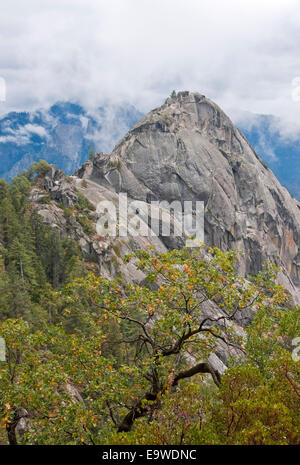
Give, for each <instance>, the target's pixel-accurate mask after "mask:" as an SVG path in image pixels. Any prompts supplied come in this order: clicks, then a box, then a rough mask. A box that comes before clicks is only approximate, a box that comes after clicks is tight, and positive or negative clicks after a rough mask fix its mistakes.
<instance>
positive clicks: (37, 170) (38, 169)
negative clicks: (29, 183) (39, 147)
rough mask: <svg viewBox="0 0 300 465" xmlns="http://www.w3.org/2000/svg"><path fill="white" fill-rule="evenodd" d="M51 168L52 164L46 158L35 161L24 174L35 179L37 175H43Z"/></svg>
mask: <svg viewBox="0 0 300 465" xmlns="http://www.w3.org/2000/svg"><path fill="white" fill-rule="evenodd" d="M49 170H50V165H49V163H47V162H46V161H45V160H40V161H39V162H33V163H32V165H31V167H30V168H29V170H28V171H26V172H25V173H24V175H25V176H26V177H27V178H28V179H33V178H34V177H35V176H37V177H43V176H45V175H46V174H47V173H48V171H49Z"/></svg>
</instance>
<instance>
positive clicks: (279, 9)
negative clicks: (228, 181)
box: [0, 0, 300, 123]
mask: <svg viewBox="0 0 300 465" xmlns="http://www.w3.org/2000/svg"><path fill="white" fill-rule="evenodd" d="M2 3H3V4H4V5H1V8H2V11H1V15H0V30H1V31H2V34H3V36H2V37H3V38H5V40H4V39H3V38H2V40H1V41H0V76H3V77H4V78H5V80H6V84H7V97H6V102H5V103H2V102H1V103H0V111H1V112H2V113H4V112H6V111H8V110H12V109H16V110H20V109H22V110H23V109H31V108H36V107H41V106H46V105H49V104H51V103H53V102H55V101H57V100H72V101H78V102H79V103H81V104H82V105H84V106H86V107H88V108H90V109H93V108H95V107H96V106H98V105H101V104H102V103H104V102H107V101H110V102H112V103H116V104H118V103H120V102H121V101H128V102H131V103H133V104H135V105H136V106H137V107H138V108H139V109H140V110H142V111H146V110H149V109H150V108H153V107H155V106H157V105H158V104H160V103H161V102H162V101H163V99H164V98H166V97H167V95H168V94H169V93H170V92H171V91H172V90H173V88H174V89H176V90H179V89H188V90H195V91H199V92H201V93H204V94H205V95H207V96H209V97H211V98H212V99H214V100H216V101H217V103H219V104H220V105H221V106H222V107H223V108H224V109H225V110H226V111H228V112H229V113H230V114H234V111H236V109H238V108H240V109H243V110H247V111H251V112H255V113H269V114H275V115H278V116H280V117H282V118H285V119H289V120H291V121H294V122H295V123H296V122H297V121H298V120H299V117H300V102H297V101H294V100H293V99H292V97H291V91H292V80H293V79H295V78H296V77H297V76H299V75H300V62H299V47H300V29H299V20H300V8H299V1H297V0H243V1H240V0H227V1H226V2H225V1H224V0H202V1H199V0H187V1H183V0H163V1H161V0H111V1H109V2H108V1H107V0H44V1H43V2H41V1H40V0H26V2H24V1H22V0H10V1H8V0H3V2H2Z"/></svg>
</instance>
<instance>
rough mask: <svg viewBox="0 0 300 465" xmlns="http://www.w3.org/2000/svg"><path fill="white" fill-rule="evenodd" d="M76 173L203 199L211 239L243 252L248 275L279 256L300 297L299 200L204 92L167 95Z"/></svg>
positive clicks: (163, 196)
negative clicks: (109, 148) (107, 151)
mask: <svg viewBox="0 0 300 465" xmlns="http://www.w3.org/2000/svg"><path fill="white" fill-rule="evenodd" d="M77 176H78V177H80V178H85V179H86V180H89V181H91V182H93V183H96V184H98V185H99V186H102V188H105V189H106V190H107V191H110V192H114V193H118V192H127V193H128V195H129V196H130V197H131V198H133V199H139V200H142V201H144V202H150V201H151V200H159V201H162V200H167V201H169V202H171V201H174V200H179V201H180V202H183V201H184V200H194V201H197V200H198V201H199V200H203V201H204V202H205V242H206V243H207V244H208V245H215V246H217V247H219V248H221V249H225V250H226V249H232V248H234V249H238V250H240V251H241V258H240V263H239V272H240V273H241V274H243V275H247V274H249V273H256V272H257V271H259V270H260V269H261V267H262V265H263V262H264V261H265V260H273V261H275V262H276V263H277V264H278V265H280V266H281V268H282V270H283V271H282V273H281V275H280V278H279V279H280V281H281V283H282V284H284V285H285V286H286V288H287V289H288V290H289V291H290V292H291V294H292V295H293V298H294V300H295V302H300V204H299V202H297V201H296V200H295V199H293V198H292V197H291V195H290V194H289V193H288V191H287V190H286V189H285V188H284V187H282V186H281V185H280V183H279V182H278V180H277V179H276V177H275V176H274V175H273V173H272V172H271V171H270V170H269V169H268V167H267V166H266V165H265V164H264V163H263V162H262V161H261V160H260V159H259V157H258V156H257V155H256V153H255V151H254V150H253V149H252V147H251V146H250V145H249V143H248V142H247V140H246V139H245V137H244V136H243V135H242V133H241V132H240V131H239V130H238V129H237V128H236V127H235V126H234V125H233V124H232V122H231V121H230V119H229V118H228V117H227V116H226V115H225V114H224V112H223V111H222V110H221V109H220V108H219V107H218V106H217V105H216V104H215V103H214V102H212V101H210V100H209V99H207V98H205V97H204V96H203V95H200V94H198V93H190V92H179V93H178V94H177V95H176V96H174V97H172V98H168V99H167V101H166V102H165V104H164V105H163V106H161V107H160V108H157V109H155V110H153V111H151V112H150V113H149V114H148V115H146V116H145V117H144V118H142V119H141V120H140V121H139V122H138V123H137V124H136V125H135V126H133V128H132V129H131V130H130V131H129V132H128V134H127V135H126V136H125V137H124V138H123V139H122V140H121V142H120V143H119V144H118V145H117V147H116V148H115V149H114V151H113V152H112V153H111V154H110V155H103V154H99V155H98V156H97V157H96V159H95V160H94V162H93V163H91V162H87V163H86V164H84V165H83V167H82V168H81V169H80V170H79V171H78V172H77Z"/></svg>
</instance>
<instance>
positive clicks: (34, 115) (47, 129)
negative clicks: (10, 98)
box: [0, 102, 142, 180]
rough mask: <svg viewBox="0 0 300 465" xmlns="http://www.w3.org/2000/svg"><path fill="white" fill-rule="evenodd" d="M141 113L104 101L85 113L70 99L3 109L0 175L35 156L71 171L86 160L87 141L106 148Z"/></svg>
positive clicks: (21, 167) (7, 175)
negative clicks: (38, 107) (22, 108)
mask: <svg viewBox="0 0 300 465" xmlns="http://www.w3.org/2000/svg"><path fill="white" fill-rule="evenodd" d="M141 116H142V114H141V113H140V112H139V111H137V110H136V108H134V107H133V106H132V105H120V106H117V105H106V106H103V107H100V108H98V109H97V110H96V111H94V112H93V113H89V112H87V111H86V110H85V109H84V108H83V107H82V106H80V105H78V104H75V103H70V102H58V103H56V104H55V105H52V106H51V107H50V108H49V109H47V110H45V109H41V110H36V111H33V112H21V113H17V112H12V113H9V114H7V115H5V116H4V117H2V118H1V119H0V177H1V178H5V179H7V180H11V179H12V178H13V177H14V176H16V175H17V174H18V173H19V172H21V171H23V170H25V169H27V168H28V167H29V166H30V165H31V164H32V163H33V162H34V161H38V160H40V159H44V160H46V161H48V162H49V163H55V164H56V165H57V166H58V167H59V168H60V169H62V170H63V171H64V172H66V173H67V174H71V173H73V172H74V171H75V170H76V169H77V168H78V167H79V166H80V165H81V164H82V163H83V162H84V161H86V160H87V158H88V152H89V148H90V147H91V146H92V147H94V149H95V150H99V151H103V152H110V151H111V150H112V149H113V147H114V145H115V144H116V143H117V142H118V140H119V139H120V138H121V137H122V136H123V135H124V133H126V132H127V131H128V129H129V128H130V127H131V126H132V125H133V124H135V123H136V122H137V121H138V120H139V119H140V118H141Z"/></svg>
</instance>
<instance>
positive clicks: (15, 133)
mask: <svg viewBox="0 0 300 465" xmlns="http://www.w3.org/2000/svg"><path fill="white" fill-rule="evenodd" d="M3 132H4V135H2V136H1V137H0V143H7V142H13V143H14V144H16V145H25V144H28V143H29V142H30V138H31V136H32V135H33V134H36V135H38V136H39V137H42V138H47V137H48V134H47V131H46V129H45V128H43V127H42V126H38V125H36V124H26V125H25V126H21V127H19V128H18V129H12V128H10V127H7V128H6V129H5V128H4V130H3Z"/></svg>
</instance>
